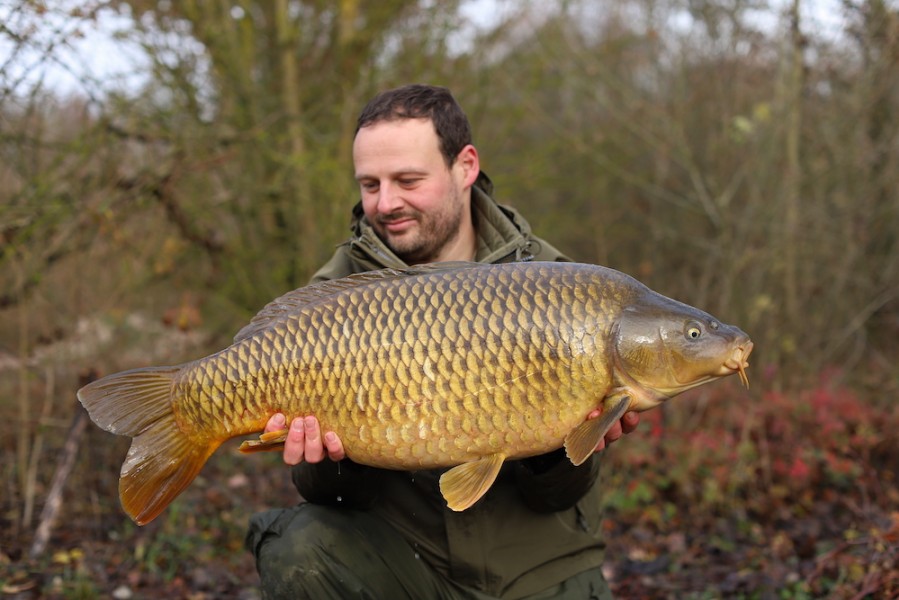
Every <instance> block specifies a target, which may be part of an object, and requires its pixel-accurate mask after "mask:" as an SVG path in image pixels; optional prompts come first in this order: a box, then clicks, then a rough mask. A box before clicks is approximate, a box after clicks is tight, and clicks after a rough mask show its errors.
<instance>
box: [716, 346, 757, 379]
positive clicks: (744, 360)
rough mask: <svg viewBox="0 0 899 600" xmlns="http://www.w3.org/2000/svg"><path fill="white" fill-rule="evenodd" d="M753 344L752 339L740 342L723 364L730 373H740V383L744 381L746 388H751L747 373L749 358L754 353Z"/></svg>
mask: <svg viewBox="0 0 899 600" xmlns="http://www.w3.org/2000/svg"><path fill="white" fill-rule="evenodd" d="M752 346H753V344H752V342H751V341H750V340H746V341H745V342H743V343H741V344H739V345H738V346H737V347H736V348H734V351H733V353H732V354H731V356H730V358H728V359H727V360H725V361H724V365H723V368H724V370H725V371H726V372H727V374H728V375H730V374H732V373H738V374H739V375H740V383H742V384H743V385H744V386H745V387H746V389H749V376H748V375H747V374H746V369H747V367H749V360H748V359H749V355H750V354H752Z"/></svg>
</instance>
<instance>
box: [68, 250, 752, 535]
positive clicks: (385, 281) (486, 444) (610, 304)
mask: <svg viewBox="0 0 899 600" xmlns="http://www.w3.org/2000/svg"><path fill="white" fill-rule="evenodd" d="M751 352H752V342H751V341H750V339H749V337H748V336H747V335H746V334H745V333H744V332H743V331H741V330H740V329H738V328H736V327H734V326H731V325H725V324H724V323H722V322H720V321H718V320H716V319H715V318H714V317H712V316H711V315H709V314H707V313H705V312H703V311H701V310H698V309H696V308H693V307H691V306H688V305H686V304H683V303H680V302H677V301H675V300H671V299H669V298H666V297H665V296H662V295H660V294H658V293H656V292H654V291H652V290H650V289H649V288H648V287H646V286H645V285H643V284H642V283H640V282H638V281H637V280H636V279H634V278H632V277H630V276H628V275H625V274H623V273H621V272H618V271H615V270H613V269H609V268H605V267H600V266H595V265H586V264H576V263H540V262H530V263H509V264H501V265H484V264H478V263H438V264H433V265H425V266H421V267H412V268H409V269H404V270H395V269H387V270H382V271H373V272H369V273H363V274H359V275H353V276H350V277H348V278H345V279H338V280H334V281H329V282H324V283H320V284H315V285H310V286H307V287H304V288H300V289H298V290H295V291H292V292H289V293H287V294H285V295H284V296H282V297H280V298H278V299H276V300H274V301H273V302H271V303H269V304H268V305H267V306H266V307H265V308H263V309H262V311H261V312H260V313H259V314H258V315H256V316H255V317H254V318H253V319H252V320H251V321H250V323H249V324H248V325H247V326H246V327H244V328H243V329H242V330H241V331H240V332H239V333H238V334H237V336H236V337H235V339H234V343H233V344H232V345H231V346H228V347H227V348H225V349H224V350H221V351H219V352H217V353H215V354H212V355H210V356H207V357H205V358H201V359H198V360H195V361H193V362H188V363H184V364H181V365H178V366H172V367H149V368H139V369H133V370H130V371H124V372H121V373H116V374H112V375H109V376H107V377H104V378H102V379H99V380H97V381H95V382H93V383H90V384H88V385H86V386H85V387H83V388H81V390H79V392H78V398H79V400H80V401H81V403H82V404H83V405H84V407H85V408H86V409H87V411H88V413H89V414H90V417H91V419H93V421H94V422H95V423H97V425H99V426H100V427H102V428H103V429H106V430H107V431H111V432H113V433H116V434H119V435H127V436H131V437H133V438H134V439H133V440H132V443H131V448H130V450H129V451H128V455H127V457H126V459H125V462H124V464H123V465H122V471H121V479H120V481H119V494H120V497H121V501H122V506H123V507H124V509H125V512H127V513H128V515H130V516H131V518H132V519H133V520H134V521H135V522H137V523H138V524H141V525H143V524H146V523H148V522H150V521H151V520H153V519H154V518H155V517H156V516H158V515H159V513H160V512H162V510H163V509H164V508H165V507H166V506H167V505H168V504H169V503H170V502H171V501H172V500H173V499H174V498H175V497H176V496H177V495H178V494H179V493H180V492H181V491H182V490H183V489H184V488H185V487H186V486H187V485H188V484H190V482H191V481H192V480H193V479H194V477H195V476H196V475H197V473H198V472H199V471H200V469H201V468H202V466H203V464H204V463H205V462H206V461H207V459H208V458H209V456H210V455H212V453H213V452H215V450H216V449H217V448H218V447H219V446H220V445H221V444H222V443H223V442H224V441H226V440H228V439H230V438H233V437H236V436H245V435H248V434H251V433H254V432H259V431H261V430H262V429H263V428H264V426H265V424H266V422H267V421H268V419H269V417H270V416H271V415H273V414H275V413H276V412H281V413H284V414H285V415H287V417H288V419H290V418H291V417H293V416H304V415H314V416H316V417H317V418H318V420H319V422H320V423H321V428H322V431H334V432H335V433H337V435H338V436H340V439H341V440H342V442H343V445H344V448H345V450H346V455H347V457H348V458H350V459H351V460H353V461H355V462H357V463H361V464H365V465H371V466H375V467H381V468H387V469H400V470H419V469H434V468H443V467H453V468H451V469H449V470H448V471H447V472H445V473H444V474H443V475H442V477H441V480H440V488H441V492H442V493H443V496H444V498H445V499H446V501H447V504H448V506H449V507H450V508H451V509H453V510H464V509H466V508H468V507H469V506H471V505H472V504H474V503H475V502H476V501H477V500H478V499H479V498H480V497H481V496H482V495H483V494H484V493H485V492H486V491H487V490H488V489H489V488H490V486H491V485H492V483H493V481H494V479H495V478H496V476H497V473H498V472H499V470H500V467H501V466H502V464H503V462H504V461H506V460H510V459H518V458H523V457H527V456H534V455H537V454H542V453H545V452H549V451H552V450H555V449H558V448H560V447H562V446H564V447H565V449H566V454H567V456H568V458H569V459H570V460H571V462H572V463H574V464H575V465H579V464H581V463H583V462H584V461H585V460H587V458H588V457H589V456H590V455H591V454H592V452H593V451H594V448H595V447H596V445H597V444H598V443H599V441H600V440H601V439H602V438H603V436H604V435H605V433H606V432H607V431H608V429H609V428H610V427H611V426H612V425H613V424H614V423H615V421H617V420H619V419H620V418H621V416H622V415H623V414H624V413H625V412H626V411H628V410H636V411H644V410H648V409H650V408H653V407H655V406H657V405H659V404H660V403H662V402H664V401H665V400H667V399H668V398H670V397H672V396H675V395H677V394H679V393H681V392H683V391H685V390H688V389H691V388H694V387H696V386H699V385H702V384H705V383H707V382H709V381H712V380H714V379H716V378H719V377H724V376H727V375H732V374H734V373H737V374H739V377H740V379H741V381H742V382H743V383H744V384H745V385H747V386H748V384H749V380H748V378H747V376H746V371H745V369H746V367H748V362H747V359H748V357H749V354H750V353H751ZM597 408H600V409H601V410H602V413H601V414H600V416H599V417H597V418H593V419H587V416H588V415H589V414H590V413H591V412H593V411H594V410H596V409H597ZM282 433H283V432H282ZM283 439H284V437H283V435H281V436H280V437H279V435H278V434H277V433H275V434H274V435H273V434H271V433H269V434H264V435H263V436H262V437H261V440H259V441H254V442H245V443H244V445H243V446H242V447H241V449H242V450H244V451H253V450H257V449H271V448H275V449H277V448H279V447H283Z"/></svg>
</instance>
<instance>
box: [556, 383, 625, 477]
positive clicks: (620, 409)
mask: <svg viewBox="0 0 899 600" xmlns="http://www.w3.org/2000/svg"><path fill="white" fill-rule="evenodd" d="M630 404H631V399H630V396H612V397H610V398H607V399H606V400H605V402H604V403H603V410H602V414H601V415H599V416H598V417H596V418H595V419H589V420H587V421H584V422H583V423H581V424H580V425H578V426H577V427H575V428H574V429H572V430H571V431H570V432H569V433H568V435H567V436H565V454H567V455H568V459H569V460H570V461H571V462H572V464H574V465H575V466H577V465H580V464H583V463H584V461H586V460H587V459H588V458H590V455H591V454H593V451H594V450H596V446H597V445H599V441H600V440H601V439H602V438H603V437H605V435H606V433H608V432H609V429H611V428H612V425H614V424H615V421H618V420H619V419H621V417H623V416H624V413H626V412H627V409H628V407H630Z"/></svg>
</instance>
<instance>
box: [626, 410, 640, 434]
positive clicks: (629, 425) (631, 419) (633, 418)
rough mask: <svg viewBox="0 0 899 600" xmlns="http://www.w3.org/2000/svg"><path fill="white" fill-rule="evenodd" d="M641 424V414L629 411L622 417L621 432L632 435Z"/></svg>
mask: <svg viewBox="0 0 899 600" xmlns="http://www.w3.org/2000/svg"><path fill="white" fill-rule="evenodd" d="M639 424H640V414H639V413H637V412H635V411H632V410H631V411H628V412H626V413H624V416H623V417H621V431H622V432H623V433H630V432H632V431H633V430H635V429H636V428H637V425H639Z"/></svg>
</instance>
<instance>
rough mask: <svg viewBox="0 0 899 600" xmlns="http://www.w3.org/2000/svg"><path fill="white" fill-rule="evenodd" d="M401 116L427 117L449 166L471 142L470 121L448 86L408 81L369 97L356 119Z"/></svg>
mask: <svg viewBox="0 0 899 600" xmlns="http://www.w3.org/2000/svg"><path fill="white" fill-rule="evenodd" d="M400 119H428V120H429V121H431V123H433V125H434V130H435V131H436V132H437V138H438V140H439V141H440V153H441V154H442V155H443V159H444V160H445V161H446V164H447V166H449V167H451V166H452V165H453V163H454V162H455V161H456V157H457V156H458V155H459V152H461V151H462V148H464V147H465V146H467V145H468V144H470V143H471V124H470V123H469V122H468V117H466V116H465V112H464V111H463V110H462V107H461V106H459V104H458V103H457V102H456V99H455V98H453V95H452V94H451V93H450V91H449V90H448V89H447V88H444V87H438V86H433V85H423V84H418V83H415V84H411V85H404V86H403V87H399V88H395V89H392V90H387V91H385V92H381V93H380V94H378V95H377V96H375V97H374V98H372V99H371V100H370V101H369V103H368V104H366V105H365V108H363V109H362V113H361V114H360V115H359V120H358V121H357V122H356V133H359V130H360V129H362V128H363V127H367V126H369V125H374V124H375V123H380V122H384V121H396V120H400Z"/></svg>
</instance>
